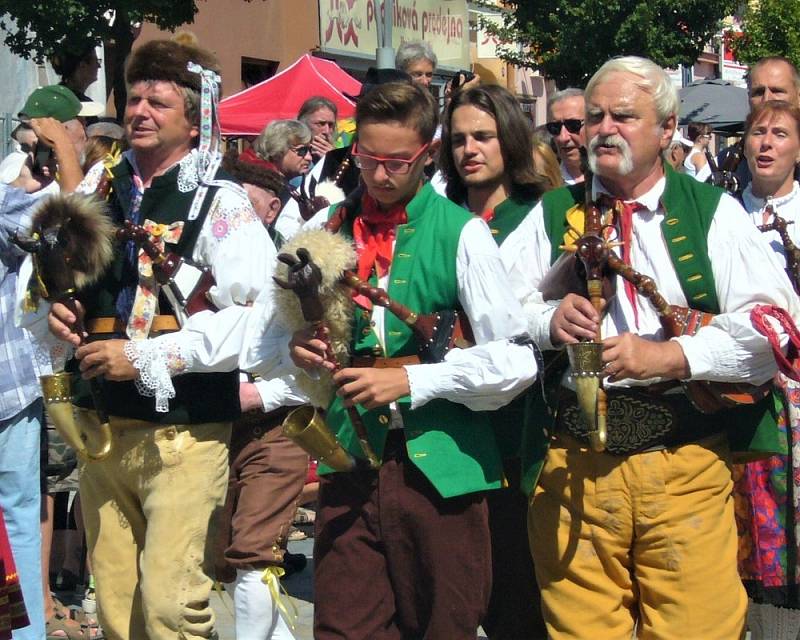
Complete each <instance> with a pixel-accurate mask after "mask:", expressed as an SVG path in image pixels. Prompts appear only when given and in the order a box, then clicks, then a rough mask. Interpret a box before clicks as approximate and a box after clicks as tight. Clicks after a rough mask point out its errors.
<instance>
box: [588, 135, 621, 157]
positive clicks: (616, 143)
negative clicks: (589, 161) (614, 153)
mask: <svg viewBox="0 0 800 640" xmlns="http://www.w3.org/2000/svg"><path fill="white" fill-rule="evenodd" d="M601 145H602V146H609V147H616V148H617V149H619V151H620V153H630V150H631V147H630V145H629V144H628V142H627V140H625V138H623V137H622V136H621V135H619V134H618V133H612V134H611V135H608V136H601V135H599V134H598V135H596V136H595V137H594V138H592V139H591V140H590V141H589V151H590V152H594V151H596V150H597V147H599V146H601Z"/></svg>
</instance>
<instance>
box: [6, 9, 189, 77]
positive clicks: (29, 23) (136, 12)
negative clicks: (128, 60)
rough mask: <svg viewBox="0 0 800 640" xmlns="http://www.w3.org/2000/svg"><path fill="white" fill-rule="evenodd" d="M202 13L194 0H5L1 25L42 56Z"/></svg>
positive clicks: (14, 46)
mask: <svg viewBox="0 0 800 640" xmlns="http://www.w3.org/2000/svg"><path fill="white" fill-rule="evenodd" d="M196 13H197V6H196V4H195V2H194V0H33V1H27V2H19V1H18V0H0V15H3V14H5V15H3V18H2V19H0V29H2V30H3V32H4V41H5V44H6V45H7V46H8V48H9V49H11V51H13V52H14V53H16V54H17V55H19V56H21V57H23V58H33V59H35V60H36V61H37V62H42V61H43V59H44V58H46V57H47V56H49V55H50V54H52V53H54V52H56V51H61V50H63V49H65V48H66V49H73V48H75V49H78V50H81V49H82V48H83V47H84V46H85V44H86V42H87V40H93V41H95V42H96V43H99V42H101V41H104V40H114V39H116V38H118V37H120V35H121V34H122V33H123V32H124V31H125V30H127V31H130V28H131V25H132V24H134V23H137V22H152V23H154V24H156V25H157V26H158V27H159V28H161V29H174V28H175V27H177V26H178V25H181V24H184V23H186V22H192V21H193V20H194V15H195V14H196ZM111 17H113V24H112V23H111V20H110V18H111ZM9 18H10V19H9Z"/></svg>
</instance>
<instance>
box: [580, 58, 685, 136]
mask: <svg viewBox="0 0 800 640" xmlns="http://www.w3.org/2000/svg"><path fill="white" fill-rule="evenodd" d="M611 73H630V74H632V75H635V76H638V77H639V78H641V80H640V81H638V82H636V83H635V84H636V86H637V87H639V88H640V89H641V90H642V91H646V92H647V93H649V94H650V95H651V96H652V98H653V104H654V106H655V108H656V115H657V117H658V121H659V122H661V123H663V122H664V121H666V119H667V118H669V117H670V116H672V115H675V116H677V115H678V108H679V105H680V101H679V100H678V91H677V89H676V88H675V85H674V84H672V80H671V79H670V77H669V76H668V75H667V72H666V71H664V70H663V69H662V68H661V67H659V66H658V65H657V64H656V63H655V62H653V61H652V60H648V59H647V58H640V57H638V56H620V57H617V58H611V60H608V61H607V62H606V63H605V64H604V65H603V66H602V67H600V68H599V69H598V70H597V72H596V73H595V74H594V75H593V76H592V78H591V80H589V83H588V84H587V85H586V91H585V94H586V98H587V100H588V99H591V95H592V92H593V91H594V90H595V88H596V87H597V85H598V84H600V82H602V81H603V80H604V79H605V77H606V76H607V75H609V74H611Z"/></svg>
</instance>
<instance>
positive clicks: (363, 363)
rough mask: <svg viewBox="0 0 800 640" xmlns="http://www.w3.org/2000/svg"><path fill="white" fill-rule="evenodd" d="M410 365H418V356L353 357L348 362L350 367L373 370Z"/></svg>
mask: <svg viewBox="0 0 800 640" xmlns="http://www.w3.org/2000/svg"><path fill="white" fill-rule="evenodd" d="M412 364H420V359H419V356H401V357H399V358H376V357H374V356H353V358H352V360H351V362H350V366H351V367H373V368H375V369H399V368H400V367H405V366H406V365H412Z"/></svg>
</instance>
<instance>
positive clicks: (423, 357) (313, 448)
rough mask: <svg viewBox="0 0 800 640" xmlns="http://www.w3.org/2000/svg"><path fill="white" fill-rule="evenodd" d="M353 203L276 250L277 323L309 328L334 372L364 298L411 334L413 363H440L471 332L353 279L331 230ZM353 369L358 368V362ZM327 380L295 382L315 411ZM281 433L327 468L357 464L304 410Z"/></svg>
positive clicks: (444, 315) (341, 242) (457, 321)
mask: <svg viewBox="0 0 800 640" xmlns="http://www.w3.org/2000/svg"><path fill="white" fill-rule="evenodd" d="M358 197H359V194H354V195H353V194H351V197H349V198H348V200H346V201H345V203H344V204H343V205H342V206H340V207H339V208H338V209H337V210H336V211H335V212H334V214H333V216H332V217H331V219H330V220H329V223H328V225H327V226H326V227H325V228H324V229H319V230H311V231H301V232H300V233H298V234H297V235H296V236H294V237H293V238H292V239H291V241H290V242H288V243H287V244H285V245H284V246H283V251H284V252H283V253H282V254H281V255H280V256H278V260H279V265H278V268H277V269H276V275H275V278H274V279H275V282H276V284H277V286H276V288H275V298H276V305H277V307H278V310H279V313H280V314H281V315H282V318H283V322H284V324H285V325H286V326H287V327H288V328H289V329H290V330H292V331H297V330H300V329H304V328H307V327H309V326H311V327H313V328H314V337H315V338H317V339H320V340H322V341H323V342H324V343H325V344H326V359H327V360H328V361H330V362H332V363H333V364H334V365H335V371H338V370H340V369H341V368H342V367H344V366H347V365H348V364H349V363H351V354H350V343H351V339H352V320H353V316H354V313H355V302H354V295H359V296H366V297H367V298H368V299H369V300H370V301H371V302H372V303H373V304H375V305H378V306H381V307H384V308H386V309H387V310H388V311H389V312H390V313H392V314H394V315H395V316H396V317H397V318H399V319H400V320H401V321H402V322H404V323H405V324H406V325H408V326H409V327H410V328H411V330H412V332H413V333H414V335H415V338H416V340H417V344H418V348H419V351H418V356H416V357H415V360H414V361H415V362H424V363H428V362H440V361H441V360H442V359H443V358H444V356H445V354H446V353H447V351H449V349H451V348H453V347H454V346H466V345H467V344H469V341H470V340H472V339H471V331H470V330H469V328H468V326H467V325H466V323H465V322H464V318H463V316H462V315H461V314H459V313H458V312H457V311H455V310H443V311H439V312H436V313H432V314H420V313H416V312H414V311H412V310H411V309H408V308H407V307H405V306H404V305H402V304H400V303H399V302H397V301H395V300H392V299H391V298H390V297H389V295H388V294H387V292H386V291H384V290H383V289H381V288H378V287H373V286H371V285H369V284H368V283H365V282H363V281H362V280H361V279H360V278H359V277H358V275H356V273H355V266H356V261H357V258H356V253H355V250H354V249H353V246H352V243H351V241H350V240H349V239H347V238H346V237H344V236H343V235H341V234H338V233H336V232H337V231H338V230H339V228H340V227H341V225H342V222H343V221H344V219H345V218H346V216H347V215H348V205H352V204H353V203H355V202H357V199H358ZM472 341H473V342H474V340H472ZM409 363H411V362H410V361H409ZM353 364H354V365H355V366H358V360H356V361H355V362H354V363H353ZM335 371H334V373H335ZM331 375H332V374H331V373H330V372H327V371H323V370H321V371H320V374H319V379H317V380H311V379H310V378H308V377H307V376H305V377H304V376H300V377H299V378H298V384H299V385H300V386H301V387H302V388H303V390H304V391H306V393H307V394H308V395H309V397H310V399H311V403H312V405H314V407H319V408H324V407H327V405H328V404H329V402H330V400H331V398H332V396H333V393H334V388H335V385H334V383H333V380H332V378H331ZM348 417H349V418H350V421H351V422H352V424H353V428H354V430H355V432H356V436H357V438H358V440H359V444H360V446H361V448H362V451H363V453H364V456H365V458H366V460H367V463H368V464H369V466H370V467H371V468H377V467H378V466H380V461H379V460H378V458H377V456H376V455H375V452H374V451H373V449H372V447H371V445H370V443H369V440H368V437H367V431H366V427H365V426H364V423H363V421H362V419H361V416H360V414H359V412H358V410H357V409H356V408H355V407H350V408H348ZM284 432H285V433H286V434H287V436H288V437H290V438H292V439H293V440H295V442H297V443H298V444H299V445H300V446H301V447H303V448H305V449H306V450H307V451H309V452H310V453H311V454H312V455H315V456H316V457H318V458H319V459H320V460H321V461H323V462H325V463H326V464H328V466H331V467H332V468H334V469H337V470H350V469H353V468H354V467H355V466H356V464H358V463H359V462H357V461H356V460H354V459H353V458H352V456H349V454H347V453H346V452H345V451H344V450H343V448H342V447H341V446H340V445H339V444H338V442H336V439H335V437H334V436H333V435H332V434H331V433H330V430H329V429H328V428H327V426H325V425H324V422H323V421H322V419H321V418H320V416H319V413H318V412H317V411H316V410H312V409H311V408H309V407H302V408H300V409H298V410H295V411H294V412H292V413H291V414H289V416H288V417H287V418H286V421H285V422H284ZM336 464H338V465H339V467H338V468H337V466H336Z"/></svg>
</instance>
